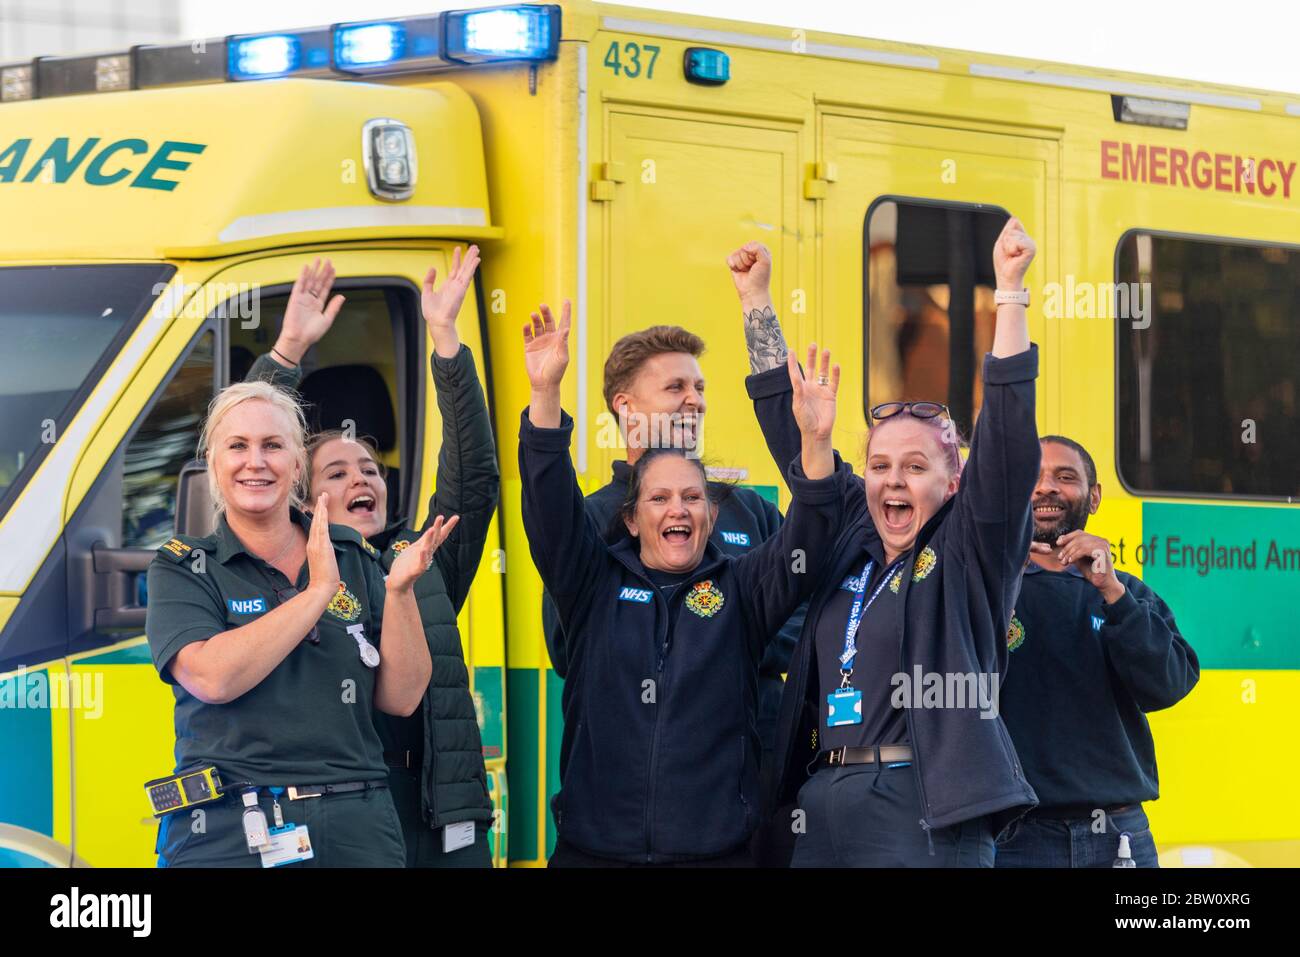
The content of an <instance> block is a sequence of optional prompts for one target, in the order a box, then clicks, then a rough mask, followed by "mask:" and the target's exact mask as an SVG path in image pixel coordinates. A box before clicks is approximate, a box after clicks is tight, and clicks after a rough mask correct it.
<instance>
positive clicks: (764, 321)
mask: <svg viewBox="0 0 1300 957" xmlns="http://www.w3.org/2000/svg"><path fill="white" fill-rule="evenodd" d="M745 343H746V344H747V345H748V346H749V371H750V372H751V373H754V374H757V373H759V372H766V371H768V370H769V369H775V368H776V367H777V366H783V365H785V362H786V355H787V353H788V350H787V349H786V345H785V335H784V334H783V333H782V332H781V323H779V322H777V321H776V312H775V311H774V310H773V309H772V307H771V306H764V307H763V308H762V309H751V310H750V311H749V312H747V313H745Z"/></svg>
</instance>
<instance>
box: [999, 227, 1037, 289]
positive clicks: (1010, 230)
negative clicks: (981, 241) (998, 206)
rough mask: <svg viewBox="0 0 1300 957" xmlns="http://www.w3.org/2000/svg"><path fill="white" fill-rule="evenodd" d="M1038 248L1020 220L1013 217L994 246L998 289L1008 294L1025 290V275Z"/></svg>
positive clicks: (1003, 228)
mask: <svg viewBox="0 0 1300 957" xmlns="http://www.w3.org/2000/svg"><path fill="white" fill-rule="evenodd" d="M1037 251H1038V247H1037V246H1036V245H1035V244H1034V241H1033V240H1032V239H1030V238H1029V234H1028V233H1026V232H1025V227H1024V226H1023V225H1022V224H1021V222H1020V220H1018V219H1016V217H1014V216H1012V217H1011V218H1010V219H1008V220H1007V222H1006V225H1005V226H1003V227H1002V232H1001V234H1000V235H999V236H998V238H997V242H995V243H994V244H993V273H994V275H995V276H996V277H997V282H998V288H999V289H1002V290H1004V291H1008V292H1018V291H1020V290H1021V289H1023V288H1024V285H1025V273H1027V272H1028V271H1029V264H1030V263H1032V262H1033V261H1034V254H1035V253H1036V252H1037Z"/></svg>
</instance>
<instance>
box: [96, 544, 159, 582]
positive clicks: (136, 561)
mask: <svg viewBox="0 0 1300 957" xmlns="http://www.w3.org/2000/svg"><path fill="white" fill-rule="evenodd" d="M90 553H91V555H92V556H94V563H95V573H96V574H97V575H107V574H109V573H111V572H127V573H131V572H143V571H148V570H149V563H150V562H152V561H153V556H154V554H155V552H154V550H153V549H149V548H109V547H107V546H106V545H98V544H96V545H95V546H93V547H92V548H91V550H90Z"/></svg>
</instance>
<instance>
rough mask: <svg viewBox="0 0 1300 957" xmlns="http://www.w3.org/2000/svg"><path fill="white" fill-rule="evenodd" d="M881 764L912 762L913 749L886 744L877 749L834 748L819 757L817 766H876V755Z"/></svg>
mask: <svg viewBox="0 0 1300 957" xmlns="http://www.w3.org/2000/svg"><path fill="white" fill-rule="evenodd" d="M877 753H879V755H880V763H881V764H894V763H895V762H898V761H911V760H912V747H911V745H908V744H886V745H884V746H883V747H875V748H834V749H832V750H830V751H823V752H822V753H821V754H819V755H817V764H818V765H825V766H827V767H832V766H834V765H837V764H875V763H876V755H877Z"/></svg>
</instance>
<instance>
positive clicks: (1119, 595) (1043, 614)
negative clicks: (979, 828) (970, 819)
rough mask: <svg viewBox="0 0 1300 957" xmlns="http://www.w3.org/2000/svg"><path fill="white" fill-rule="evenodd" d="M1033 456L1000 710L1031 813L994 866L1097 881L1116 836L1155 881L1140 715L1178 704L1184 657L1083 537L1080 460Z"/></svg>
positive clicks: (1173, 637) (1155, 602)
mask: <svg viewBox="0 0 1300 957" xmlns="http://www.w3.org/2000/svg"><path fill="white" fill-rule="evenodd" d="M1042 446H1043V458H1042V465H1041V467H1040V471H1039V476H1038V485H1037V486H1036V487H1035V488H1034V497H1033V514H1034V542H1033V544H1032V545H1031V546H1030V549H1031V551H1030V554H1029V562H1028V563H1027V565H1026V567H1025V575H1024V579H1023V583H1022V584H1021V587H1020V597H1019V598H1018V599H1017V600H1016V608H1015V612H1014V613H1013V615H1012V618H1011V631H1010V633H1009V634H1008V636H1007V644H1008V647H1009V648H1010V650H1011V659H1010V663H1009V665H1008V666H1007V677H1006V680H1005V682H1004V683H1003V686H1002V701H1001V706H1002V720H1003V721H1005V722H1006V724H1007V730H1008V731H1009V732H1010V733H1011V740H1012V741H1013V742H1014V743H1015V746H1016V752H1017V753H1018V754H1019V755H1020V762H1021V764H1022V765H1023V766H1024V769H1025V777H1026V778H1028V779H1029V783H1030V784H1031V785H1032V786H1033V788H1034V790H1035V791H1036V792H1037V793H1038V798H1039V800H1040V801H1041V802H1042V803H1041V804H1040V805H1039V806H1038V807H1037V808H1035V809H1034V810H1032V811H1030V812H1029V814H1028V815H1026V816H1025V817H1024V818H1023V819H1022V820H1021V821H1019V822H1018V823H1017V824H1015V825H1013V827H1012V830H1011V832H1010V834H1009V835H1008V839H1004V840H1003V842H1001V843H999V844H998V846H997V859H996V866H998V867H1111V866H1112V865H1113V863H1114V861H1115V858H1116V857H1117V856H1119V854H1120V835H1121V834H1122V833H1127V834H1129V835H1130V839H1129V846H1130V849H1131V853H1132V857H1133V860H1134V862H1135V863H1136V865H1137V866H1138V867H1158V866H1159V865H1158V863H1157V860H1156V849H1155V842H1154V840H1153V839H1152V837H1151V830H1150V828H1149V827H1148V825H1147V816H1146V813H1145V812H1144V811H1143V810H1142V802H1143V801H1153V800H1155V799H1156V798H1157V797H1159V796H1160V794H1159V784H1158V777H1157V773H1156V754H1155V744H1154V743H1153V742H1152V740H1151V729H1150V727H1149V726H1148V725H1147V719H1146V714H1147V712H1150V711H1159V710H1160V709H1162V708H1168V707H1170V706H1171V705H1173V704H1175V703H1177V702H1178V701H1180V700H1181V699H1182V698H1183V697H1184V696H1186V695H1187V693H1188V692H1189V691H1191V690H1192V687H1193V686H1194V685H1195V684H1196V681H1197V679H1198V678H1199V677H1200V667H1199V665H1198V663H1197V660H1196V652H1194V651H1193V650H1192V648H1191V646H1190V645H1188V644H1187V642H1186V641H1184V640H1183V636H1182V635H1180V634H1179V633H1178V626H1177V624H1176V623H1175V622H1174V616H1173V613H1172V612H1171V611H1170V610H1169V607H1168V606H1167V605H1166V604H1165V603H1164V602H1163V601H1161V600H1160V596H1159V595H1157V594H1156V593H1155V592H1154V591H1152V590H1151V589H1150V588H1148V587H1147V586H1146V585H1145V584H1143V583H1142V581H1141V580H1140V579H1138V578H1134V577H1133V576H1132V575H1129V574H1126V573H1124V572H1117V571H1116V570H1115V565H1114V562H1113V561H1112V558H1111V552H1110V543H1109V542H1107V541H1106V539H1104V538H1102V537H1100V536H1098V535H1090V534H1088V533H1087V532H1086V531H1084V527H1085V526H1086V525H1087V523H1088V516H1089V515H1092V514H1094V513H1095V512H1096V511H1097V508H1098V506H1099V505H1100V504H1101V485H1099V484H1098V482H1097V467H1096V465H1094V464H1093V461H1092V456H1091V455H1089V454H1088V452H1087V450H1086V449H1085V448H1084V447H1083V446H1082V445H1080V444H1079V443H1077V442H1075V441H1074V440H1073V439H1067V438H1065V437H1064V436H1059V435H1049V436H1047V437H1045V438H1044V439H1042Z"/></svg>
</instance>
